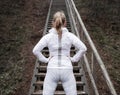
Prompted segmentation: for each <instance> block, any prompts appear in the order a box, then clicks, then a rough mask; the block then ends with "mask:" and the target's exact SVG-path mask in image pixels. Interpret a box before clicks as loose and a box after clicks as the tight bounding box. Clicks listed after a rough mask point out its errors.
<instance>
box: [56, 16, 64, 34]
mask: <svg viewBox="0 0 120 95" xmlns="http://www.w3.org/2000/svg"><path fill="white" fill-rule="evenodd" d="M54 23H55V28H56V30H57V32H58V34H59V35H61V34H62V30H61V27H62V19H61V17H57V18H56V20H55V22H54Z"/></svg>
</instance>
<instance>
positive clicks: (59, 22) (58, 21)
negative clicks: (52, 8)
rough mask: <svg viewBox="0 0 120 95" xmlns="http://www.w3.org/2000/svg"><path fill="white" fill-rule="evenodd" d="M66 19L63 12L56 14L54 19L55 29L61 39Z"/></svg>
mask: <svg viewBox="0 0 120 95" xmlns="http://www.w3.org/2000/svg"><path fill="white" fill-rule="evenodd" d="M65 20H66V17H65V15H64V13H63V12H62V11H60V12H56V13H55V14H54V17H53V27H54V28H55V29H56V30H57V32H58V35H59V37H61V36H62V29H61V28H62V26H63V25H64V23H65Z"/></svg>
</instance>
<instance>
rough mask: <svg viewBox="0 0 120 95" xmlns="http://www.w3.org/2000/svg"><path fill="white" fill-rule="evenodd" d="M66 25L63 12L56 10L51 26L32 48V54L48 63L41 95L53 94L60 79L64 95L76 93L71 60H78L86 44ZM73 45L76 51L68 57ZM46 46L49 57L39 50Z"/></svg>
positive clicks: (74, 94) (84, 50)
mask: <svg viewBox="0 0 120 95" xmlns="http://www.w3.org/2000/svg"><path fill="white" fill-rule="evenodd" d="M65 26H66V17H65V14H64V13H63V12H61V11H58V12H56V13H55V14H54V16H53V28H52V29H50V30H49V33H48V34H47V35H45V36H43V37H42V39H41V40H40V41H39V42H38V43H37V45H36V46H35V47H34V49H33V53H34V55H35V56H36V57H37V58H38V59H39V60H40V61H41V62H44V63H48V66H47V74H46V76H45V80H44V85H43V95H54V92H55V89H56V87H57V83H58V82H59V81H61V83H62V86H63V88H64V90H65V93H66V95H77V90H76V81H75V77H74V75H73V67H72V63H71V62H78V61H79V59H80V58H81V57H82V56H83V54H84V53H85V52H86V50H87V48H86V46H85V45H84V44H83V43H82V42H81V41H80V40H79V39H78V38H77V37H76V36H75V35H74V34H72V33H70V32H69V31H68V30H67V28H66V27H65ZM72 45H74V46H75V47H76V48H77V49H78V52H77V53H76V54H75V55H74V56H73V57H70V48H71V46H72ZM44 47H48V48H49V52H50V57H49V58H46V57H45V56H44V55H43V54H42V53H41V52H40V51H41V50H42V49H43V48H44Z"/></svg>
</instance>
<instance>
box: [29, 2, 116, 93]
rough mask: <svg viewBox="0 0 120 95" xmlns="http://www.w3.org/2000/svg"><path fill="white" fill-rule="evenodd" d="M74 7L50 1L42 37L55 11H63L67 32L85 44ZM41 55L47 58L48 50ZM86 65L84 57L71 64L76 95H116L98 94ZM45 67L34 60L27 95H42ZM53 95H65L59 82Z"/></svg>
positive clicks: (86, 61) (86, 59)
mask: <svg viewBox="0 0 120 95" xmlns="http://www.w3.org/2000/svg"><path fill="white" fill-rule="evenodd" d="M74 7H75V6H74V2H73V0H51V3H50V7H49V12H48V16H47V20H46V25H45V29H44V32H43V35H45V34H47V33H48V31H49V29H50V28H51V25H52V18H53V14H54V13H55V12H57V11H60V10H62V11H64V13H65V15H66V18H67V28H68V30H69V32H72V33H74V34H76V35H77V36H78V37H80V38H81V40H83V41H84V42H85V43H86V39H85V37H86V36H83V35H85V34H84V30H80V31H82V32H81V33H79V30H78V29H82V28H81V27H82V26H80V27H79V25H78V23H76V22H77V20H78V21H79V19H76V18H75V17H77V16H78V14H75V11H74V10H73V9H75V8H74ZM73 11H74V14H73ZM76 26H77V27H76ZM78 27H79V28H78ZM90 40H91V39H90ZM88 43H89V42H88ZM93 45H94V44H93ZM75 52H76V50H75V48H74V47H71V51H70V54H71V56H73V55H74V54H75ZM93 52H94V50H93ZM42 53H43V54H44V55H45V56H46V57H48V56H49V51H48V48H47V47H45V48H44V49H43V51H42ZM88 54H89V53H88ZM92 54H93V55H92V56H94V53H92ZM93 60H94V59H93ZM88 63H89V62H88V58H87V56H86V55H85V56H84V58H83V59H82V60H81V61H80V62H78V63H73V72H74V76H75V78H76V82H77V95H117V94H116V92H114V91H113V92H114V94H99V92H98V89H97V86H96V83H95V79H94V77H93V75H92V74H93V72H92V73H91V69H90V66H89V65H88ZM83 64H84V65H83ZM46 67H47V64H44V63H42V62H39V61H38V60H36V64H35V69H34V73H33V78H32V81H31V87H30V91H29V95H42V90H43V82H44V78H45V74H46ZM86 72H88V73H86ZM86 76H87V78H86ZM88 82H90V83H88ZM90 87H91V88H90ZM91 89H92V90H91ZM111 93H112V92H111ZM55 95H65V92H64V90H63V87H62V84H61V82H59V83H58V86H57V88H56V91H55Z"/></svg>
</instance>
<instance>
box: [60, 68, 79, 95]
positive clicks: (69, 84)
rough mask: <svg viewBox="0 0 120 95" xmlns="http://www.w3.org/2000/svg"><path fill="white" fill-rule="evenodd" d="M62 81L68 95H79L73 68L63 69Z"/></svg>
mask: <svg viewBox="0 0 120 95" xmlns="http://www.w3.org/2000/svg"><path fill="white" fill-rule="evenodd" d="M61 81H62V85H63V88H64V90H65V93H66V95H77V90H76V80H75V77H74V74H73V70H71V69H70V70H61Z"/></svg>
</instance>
